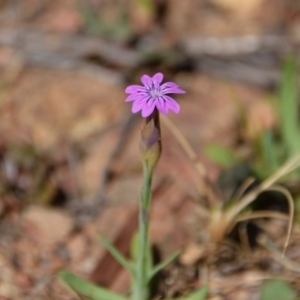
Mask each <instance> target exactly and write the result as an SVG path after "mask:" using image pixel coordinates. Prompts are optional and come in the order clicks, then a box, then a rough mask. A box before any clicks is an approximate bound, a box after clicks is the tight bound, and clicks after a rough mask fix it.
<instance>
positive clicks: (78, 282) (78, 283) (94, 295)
mask: <svg viewBox="0 0 300 300" xmlns="http://www.w3.org/2000/svg"><path fill="white" fill-rule="evenodd" d="M58 278H59V279H60V280H61V281H62V282H63V283H64V284H66V285H67V286H68V287H70V288H71V289H72V290H73V291H74V292H76V293H78V294H79V295H81V296H84V297H87V298H88V299H91V300H128V299H127V298H125V297H123V296H121V295H118V294H115V293H112V292H110V291H109V290H107V289H105V288H102V287H98V286H96V285H94V284H92V283H90V282H89V281H87V280H85V279H82V278H80V277H78V276H76V275H74V274H72V273H70V272H67V271H60V272H59V273H58Z"/></svg>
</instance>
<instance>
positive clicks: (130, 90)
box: [125, 85, 146, 94]
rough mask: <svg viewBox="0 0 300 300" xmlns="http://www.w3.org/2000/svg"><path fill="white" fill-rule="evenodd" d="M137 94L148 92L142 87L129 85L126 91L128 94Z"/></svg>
mask: <svg viewBox="0 0 300 300" xmlns="http://www.w3.org/2000/svg"><path fill="white" fill-rule="evenodd" d="M136 92H146V89H145V88H144V87H143V86H141V85H129V86H128V87H127V88H126V89H125V93H126V94H132V93H136Z"/></svg>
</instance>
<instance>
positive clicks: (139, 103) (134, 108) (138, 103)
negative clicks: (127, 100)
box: [131, 101, 147, 114]
mask: <svg viewBox="0 0 300 300" xmlns="http://www.w3.org/2000/svg"><path fill="white" fill-rule="evenodd" d="M144 106H147V103H146V102H145V101H134V102H133V104H132V108H131V111H132V112H133V113H134V114H135V113H137V112H138V111H140V110H142V108H143V107H144Z"/></svg>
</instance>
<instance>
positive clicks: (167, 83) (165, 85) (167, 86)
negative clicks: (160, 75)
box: [160, 81, 179, 90]
mask: <svg viewBox="0 0 300 300" xmlns="http://www.w3.org/2000/svg"><path fill="white" fill-rule="evenodd" d="M177 87H179V85H178V84H176V83H175V82H171V81H168V82H165V83H164V84H162V85H161V87H160V88H161V89H162V90H163V89H166V88H177Z"/></svg>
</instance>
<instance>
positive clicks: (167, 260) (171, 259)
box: [148, 251, 181, 281]
mask: <svg viewBox="0 0 300 300" xmlns="http://www.w3.org/2000/svg"><path fill="white" fill-rule="evenodd" d="M180 252H181V251H176V252H175V253H173V254H172V255H171V256H169V257H168V258H167V259H166V260H164V261H162V262H161V263H159V264H158V265H156V266H155V267H154V268H153V269H152V270H151V272H150V273H149V276H148V281H150V280H151V279H152V278H153V277H154V276H155V275H156V274H157V273H158V272H160V271H161V270H162V269H163V268H165V267H166V266H167V265H169V264H170V263H171V262H172V261H173V260H175V259H176V258H177V257H178V256H179V254H180Z"/></svg>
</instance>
